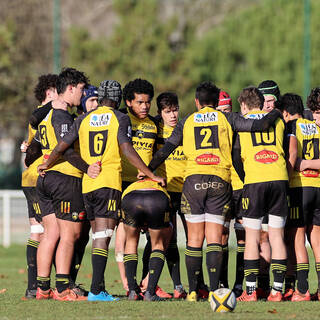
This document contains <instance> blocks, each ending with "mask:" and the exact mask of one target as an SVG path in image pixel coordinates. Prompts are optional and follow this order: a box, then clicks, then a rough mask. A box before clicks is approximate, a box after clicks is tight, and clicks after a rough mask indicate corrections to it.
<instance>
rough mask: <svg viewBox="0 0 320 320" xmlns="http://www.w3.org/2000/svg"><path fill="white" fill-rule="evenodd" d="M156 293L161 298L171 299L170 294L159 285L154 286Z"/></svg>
mask: <svg viewBox="0 0 320 320" xmlns="http://www.w3.org/2000/svg"><path fill="white" fill-rule="evenodd" d="M156 295H157V296H158V297H160V298H163V299H171V298H172V295H171V294H169V293H168V292H165V291H164V290H163V289H161V288H160V287H159V286H156Z"/></svg>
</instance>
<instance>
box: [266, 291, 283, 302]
mask: <svg viewBox="0 0 320 320" xmlns="http://www.w3.org/2000/svg"><path fill="white" fill-rule="evenodd" d="M273 291H274V292H273ZM267 300H268V301H272V302H280V301H283V297H282V293H281V292H280V291H275V290H271V292H270V294H269V296H268V298H267Z"/></svg>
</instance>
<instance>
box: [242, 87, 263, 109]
mask: <svg viewBox="0 0 320 320" xmlns="http://www.w3.org/2000/svg"><path fill="white" fill-rule="evenodd" d="M238 102H239V103H240V105H241V103H242V102H243V103H245V104H246V106H247V107H248V109H249V110H252V109H254V108H260V109H262V107H263V103H264V97H263V94H262V93H261V92H260V90H259V89H258V88H256V87H253V86H251V87H247V88H244V89H242V91H241V92H240V95H239V97H238Z"/></svg>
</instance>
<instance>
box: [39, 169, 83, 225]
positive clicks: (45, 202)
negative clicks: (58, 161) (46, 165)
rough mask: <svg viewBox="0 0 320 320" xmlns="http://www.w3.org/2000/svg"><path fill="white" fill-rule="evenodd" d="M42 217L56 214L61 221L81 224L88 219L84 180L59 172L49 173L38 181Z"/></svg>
mask: <svg viewBox="0 0 320 320" xmlns="http://www.w3.org/2000/svg"><path fill="white" fill-rule="evenodd" d="M37 194H38V197H39V204H40V209H41V216H42V217H44V216H46V215H48V214H51V213H55V214H56V217H57V218H58V219H61V220H67V221H74V222H81V221H84V220H85V219H86V212H85V209H84V203H83V197H82V180H81V179H80V178H77V177H73V176H69V175H66V174H62V173H60V172H57V171H47V172H46V174H45V176H44V177H41V176H39V177H38V180H37Z"/></svg>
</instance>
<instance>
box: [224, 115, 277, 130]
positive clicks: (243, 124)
mask: <svg viewBox="0 0 320 320" xmlns="http://www.w3.org/2000/svg"><path fill="white" fill-rule="evenodd" d="M224 114H225V115H226V117H227V119H228V121H229V123H230V125H231V128H232V130H233V131H238V132H250V131H251V132H255V131H266V130H268V129H269V127H270V126H271V125H273V124H274V122H275V121H276V120H277V119H278V118H279V117H280V111H278V110H276V109H274V110H272V111H271V112H269V113H268V114H267V115H266V116H264V117H263V118H261V119H259V120H257V119H245V118H244V117H243V116H242V115H241V114H239V113H237V112H230V113H224Z"/></svg>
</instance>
